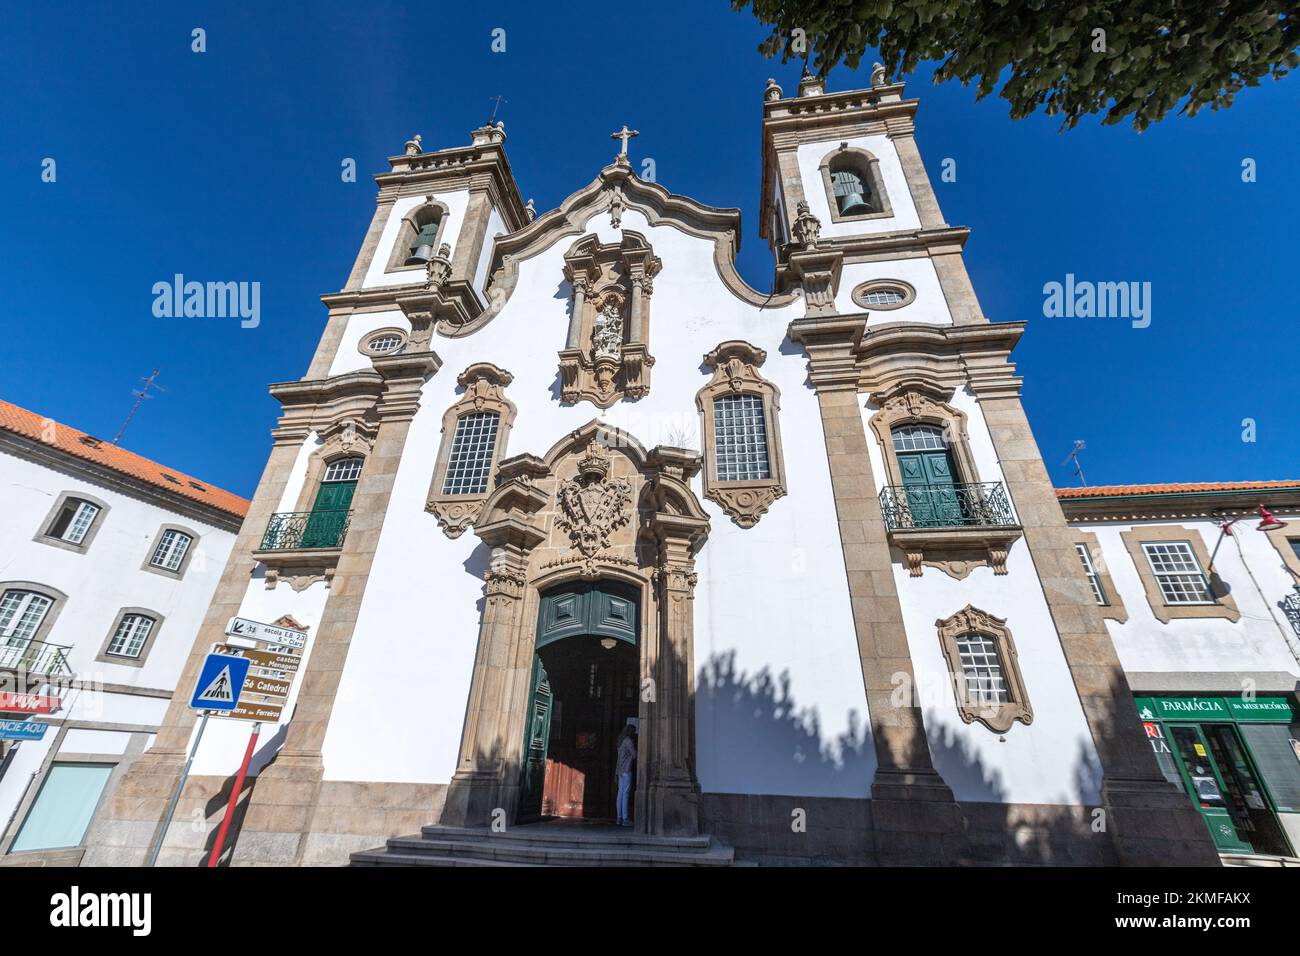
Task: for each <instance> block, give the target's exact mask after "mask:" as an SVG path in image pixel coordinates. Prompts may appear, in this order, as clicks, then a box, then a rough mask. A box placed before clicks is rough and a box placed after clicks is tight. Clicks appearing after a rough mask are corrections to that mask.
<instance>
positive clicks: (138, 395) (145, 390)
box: [113, 368, 167, 445]
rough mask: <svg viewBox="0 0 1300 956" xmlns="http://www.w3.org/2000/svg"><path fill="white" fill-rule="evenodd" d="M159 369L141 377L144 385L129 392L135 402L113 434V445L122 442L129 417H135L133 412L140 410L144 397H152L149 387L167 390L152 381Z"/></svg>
mask: <svg viewBox="0 0 1300 956" xmlns="http://www.w3.org/2000/svg"><path fill="white" fill-rule="evenodd" d="M161 371H162V369H160V368H156V369H154V370H153V374H152V375H150V376H149V377H148V378H143V377H142V378H141V379H140V381H142V382H144V385H142V386H141V387H140V388H137V389H135V390H133V391H132V392H131V394H132V395H134V396H135V404H134V405H132V406H131V414H129V415H127V416H126V421H124V422H123V423H122V427H121V428H119V429H118V430H117V434H116V435H114V436H113V444H114V445H120V444H121V443H122V434H123V432H125V431H126V426H128V425H130V424H131V419H133V418H135V413H136V412H138V411H139V410H140V406H141V405H142V404H144V400H145V399H146V398H153V396H152V395H150V394H149V389H151V388H156V389H158V391H160V392H165V391H167V389H165V388H163V387H162V386H161V385H159V384H158V383H157V382H155V381H154V379H156V378H157V377H158V373H159V372H161Z"/></svg>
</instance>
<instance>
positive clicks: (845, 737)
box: [695, 651, 1115, 866]
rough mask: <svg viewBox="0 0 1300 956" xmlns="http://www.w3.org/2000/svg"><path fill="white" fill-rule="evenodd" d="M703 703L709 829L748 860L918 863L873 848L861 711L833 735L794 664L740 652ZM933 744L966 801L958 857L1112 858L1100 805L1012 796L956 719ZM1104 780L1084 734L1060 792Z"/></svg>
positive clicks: (703, 682) (699, 692)
mask: <svg viewBox="0 0 1300 956" xmlns="http://www.w3.org/2000/svg"><path fill="white" fill-rule="evenodd" d="M695 708H696V711H695V712H696V721H697V735H698V736H699V737H700V739H701V741H704V742H706V745H705V746H702V747H701V748H700V752H701V756H702V757H703V758H704V759H703V760H702V761H701V767H700V768H699V772H700V775H701V777H702V778H704V779H703V780H702V785H703V786H704V788H705V790H706V793H705V806H706V817H707V818H708V819H707V822H706V826H705V828H706V829H709V830H712V831H713V833H714V835H715V836H717V837H719V838H720V839H723V840H725V841H727V842H730V843H732V844H733V845H734V846H735V847H736V849H737V852H738V854H739V855H740V856H741V857H742V858H749V859H755V860H759V861H761V862H769V863H785V864H788V863H815V864H835V863H849V864H861V863H871V864H877V865H893V864H907V863H909V862H912V861H910V860H907V859H898V858H882V857H881V855H880V854H878V853H877V851H876V848H875V835H874V833H873V831H872V823H871V817H870V812H869V804H868V802H867V800H868V798H869V797H870V785H871V780H872V778H873V776H874V771H875V766H876V757H875V752H874V748H873V743H872V736H871V733H870V728H869V727H868V726H867V724H866V722H865V721H864V720H863V717H862V715H861V714H860V713H858V712H857V711H850V713H849V715H848V721H847V723H848V729H847V730H845V731H844V732H841V733H839V734H835V735H833V736H831V737H829V738H827V737H825V736H824V731H823V728H822V719H821V717H820V715H819V714H818V712H817V709H816V708H815V707H800V706H799V704H798V701H797V700H796V698H795V694H794V688H793V682H792V680H791V677H790V675H789V673H788V672H786V671H782V672H781V673H779V674H776V675H773V673H772V671H771V670H770V668H768V667H762V668H759V669H758V670H756V671H753V672H746V671H743V670H741V669H740V668H739V667H738V666H737V664H736V652H735V651H728V652H725V653H721V654H715V655H712V656H710V657H709V659H708V660H707V661H706V662H705V663H704V664H703V665H702V666H701V667H700V669H699V673H698V675H697V679H696V698H695ZM926 716H927V721H928V722H929V724H930V726H931V727H933V726H934V722H933V719H932V718H931V717H930V714H929V713H927V715H926ZM954 717H955V712H954ZM1015 729H1017V728H1013V729H1012V730H1011V731H1009V733H1014V732H1015ZM930 750H931V754H932V757H933V762H934V765H935V767H936V768H938V769H939V770H940V772H941V774H942V775H943V777H944V779H945V780H946V781H947V782H948V784H949V786H951V787H952V788H953V789H954V791H956V792H957V793H959V794H961V796H962V797H963V798H964V799H961V800H959V805H960V807H961V810H962V816H963V818H964V828H965V839H966V844H967V851H966V853H965V854H964V855H963V858H962V860H961V862H963V863H972V864H991V865H999V864H1001V865H1034V864H1043V865H1067V866H1068V865H1079V864H1106V863H1114V862H1115V855H1114V850H1113V847H1112V844H1111V838H1110V835H1109V833H1108V832H1107V831H1105V830H1094V828H1093V820H1094V811H1095V810H1096V806H1095V805H1090V806H1082V805H1079V804H1078V803H1077V802H1075V803H1064V802H1063V803H1058V804H1032V805H1031V804H1015V803H1008V802H1006V801H1007V799H1008V796H1007V789H1006V786H1005V784H1004V781H1003V779H1002V774H1001V773H1000V772H999V770H998V769H997V768H994V767H991V766H989V765H988V764H987V763H985V762H984V761H983V760H982V759H981V758H980V756H979V754H978V753H977V752H976V750H975V748H974V747H973V746H972V745H971V743H970V742H969V741H968V739H967V738H966V737H965V736H963V735H961V734H960V733H959V731H958V728H956V727H955V726H952V725H947V726H945V727H944V728H943V729H942V731H941V732H939V733H936V734H932V736H931V739H930ZM706 754H707V756H706ZM712 780H718V781H720V782H724V787H728V786H732V785H734V784H735V783H736V782H741V783H743V788H744V792H743V793H719V792H714V790H715V789H716V785H715V784H713V783H712ZM1100 785H1101V767H1100V764H1099V763H1098V762H1097V760H1096V757H1095V756H1094V755H1093V754H1092V753H1091V751H1090V748H1089V747H1088V746H1087V744H1086V742H1084V741H1080V742H1079V745H1078V752H1077V755H1076V757H1075V759H1074V761H1073V774H1072V778H1071V779H1068V780H1062V781H1061V783H1060V787H1059V793H1060V795H1059V797H1058V798H1057V799H1059V800H1061V801H1075V800H1077V798H1075V797H1072V796H1070V794H1072V793H1081V794H1095V793H1097V792H1098V790H1099V788H1100ZM737 789H738V788H737ZM808 794H817V796H809V795H808ZM795 810H802V811H804V813H805V814H806V821H807V829H806V830H805V831H804V832H802V833H798V832H792V828H791V814H792V812H793V811H795Z"/></svg>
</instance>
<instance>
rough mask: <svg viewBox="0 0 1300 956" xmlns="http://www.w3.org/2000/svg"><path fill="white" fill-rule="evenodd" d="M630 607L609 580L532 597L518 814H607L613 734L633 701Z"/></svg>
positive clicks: (635, 657) (625, 591) (631, 597)
mask: <svg viewBox="0 0 1300 956" xmlns="http://www.w3.org/2000/svg"><path fill="white" fill-rule="evenodd" d="M637 606H638V601H637V592H636V590H635V589H634V588H631V587H628V586H626V585H621V584H616V583H612V582H601V583H596V584H583V585H566V586H564V587H562V588H558V589H555V590H553V591H550V592H548V593H546V594H544V595H543V596H542V604H541V612H540V615H539V620H538V636H537V651H536V653H535V654H534V655H533V673H532V687H531V694H530V699H531V706H530V708H529V711H528V724H527V726H526V728H525V732H524V747H525V753H524V760H523V769H522V780H521V785H522V799H521V801H520V809H519V819H520V821H530V820H541V819H554V818H560V819H581V820H612V819H614V798H615V794H616V790H617V780H616V779H615V774H614V762H615V757H616V750H617V742H618V735H619V733H620V732H621V731H622V730H623V728H624V727H625V726H626V725H627V723H628V721H629V720H630V719H634V718H636V717H637V708H638V700H639V698H638V693H637V691H638V687H639V675H640V651H639V647H638V640H637V637H638V626H637V625H638V613H637ZM633 814H635V808H634V809H633Z"/></svg>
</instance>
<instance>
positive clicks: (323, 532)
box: [262, 511, 352, 551]
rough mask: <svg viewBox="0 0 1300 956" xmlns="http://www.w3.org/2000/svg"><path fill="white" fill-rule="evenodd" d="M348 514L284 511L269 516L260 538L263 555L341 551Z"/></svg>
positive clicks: (349, 517)
mask: <svg viewBox="0 0 1300 956" xmlns="http://www.w3.org/2000/svg"><path fill="white" fill-rule="evenodd" d="M351 520H352V512H351V511H283V512H280V513H279V514H273V515H271V520H270V521H268V522H267V523H266V534H264V535H263V536H262V550H263V551H302V550H306V549H308V548H341V547H343V539H344V538H345V537H347V533H348V523H349V522H350V521H351Z"/></svg>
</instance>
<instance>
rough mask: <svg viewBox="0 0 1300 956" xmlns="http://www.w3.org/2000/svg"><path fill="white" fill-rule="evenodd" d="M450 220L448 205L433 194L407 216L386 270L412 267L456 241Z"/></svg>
mask: <svg viewBox="0 0 1300 956" xmlns="http://www.w3.org/2000/svg"><path fill="white" fill-rule="evenodd" d="M450 219H451V216H450V215H449V212H448V209H447V206H446V205H445V204H443V203H441V202H439V201H438V200H436V199H434V198H433V197H432V196H429V197H428V198H427V199H426V200H425V202H424V204H423V205H420V206H416V207H415V208H414V209H412V210H411V211H410V212H408V213H407V214H406V215H404V216H403V217H402V221H401V225H400V226H399V227H398V230H397V239H396V241H395V242H394V243H393V249H392V252H391V253H390V254H389V257H388V265H387V266H386V267H385V269H384V271H385V272H400V271H402V270H404V269H412V268H415V267H418V266H422V265H424V264H425V263H427V262H428V261H429V260H430V259H432V258H433V257H434V256H436V255H437V254H438V248H439V247H440V246H441V245H442V244H443V243H449V242H451V241H452V240H451V238H450V237H449V236H448V235H447V229H446V226H447V224H448V222H449V221H450Z"/></svg>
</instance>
